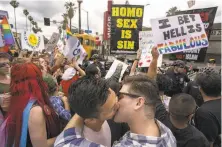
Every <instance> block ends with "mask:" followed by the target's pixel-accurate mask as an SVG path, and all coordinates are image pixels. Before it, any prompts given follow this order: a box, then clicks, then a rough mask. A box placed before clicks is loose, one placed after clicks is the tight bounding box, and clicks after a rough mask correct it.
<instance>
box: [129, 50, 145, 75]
mask: <svg viewBox="0 0 222 147" xmlns="http://www.w3.org/2000/svg"><path fill="white" fill-rule="evenodd" d="M141 53H142V51H141V49H138V51H137V56H136V59H135V60H134V62H133V65H132V67H131V70H130V75H134V74H135V72H136V67H137V65H138V62H139V60H140V57H141Z"/></svg>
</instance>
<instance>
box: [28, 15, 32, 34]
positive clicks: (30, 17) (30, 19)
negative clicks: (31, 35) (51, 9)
mask: <svg viewBox="0 0 222 147" xmlns="http://www.w3.org/2000/svg"><path fill="white" fill-rule="evenodd" d="M28 19H29V21H30V31H31V27H32V24H31V22H32V21H33V18H32V16H29V17H28Z"/></svg>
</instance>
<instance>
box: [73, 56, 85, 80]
mask: <svg viewBox="0 0 222 147" xmlns="http://www.w3.org/2000/svg"><path fill="white" fill-rule="evenodd" d="M71 66H72V67H73V68H75V69H76V70H77V71H78V72H79V74H80V76H85V75H86V73H85V71H84V70H82V68H80V67H79V65H78V63H77V61H76V59H75V58H74V59H73V61H72V65H71Z"/></svg>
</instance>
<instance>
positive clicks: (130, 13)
mask: <svg viewBox="0 0 222 147" xmlns="http://www.w3.org/2000/svg"><path fill="white" fill-rule="evenodd" d="M143 8H144V7H143V6H137V5H113V6H112V12H111V20H112V27H113V28H115V32H112V33H111V35H112V36H111V45H112V47H111V48H112V50H111V53H136V51H137V49H138V48H139V46H138V38H139V31H141V30H142V20H143ZM112 30H114V29H111V31H112Z"/></svg>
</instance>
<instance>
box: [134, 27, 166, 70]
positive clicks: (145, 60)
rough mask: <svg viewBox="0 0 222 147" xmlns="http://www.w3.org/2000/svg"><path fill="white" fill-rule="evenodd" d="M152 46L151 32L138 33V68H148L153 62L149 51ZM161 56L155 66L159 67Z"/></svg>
mask: <svg viewBox="0 0 222 147" xmlns="http://www.w3.org/2000/svg"><path fill="white" fill-rule="evenodd" d="M153 46H154V42H153V34H152V32H151V31H140V32H139V48H140V49H141V50H142V54H141V57H140V61H139V63H138V67H149V66H150V63H151V61H152V60H153V57H152V54H151V51H152V48H153ZM162 60H163V56H162V55H159V58H158V62H157V66H158V67H161V65H162Z"/></svg>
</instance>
